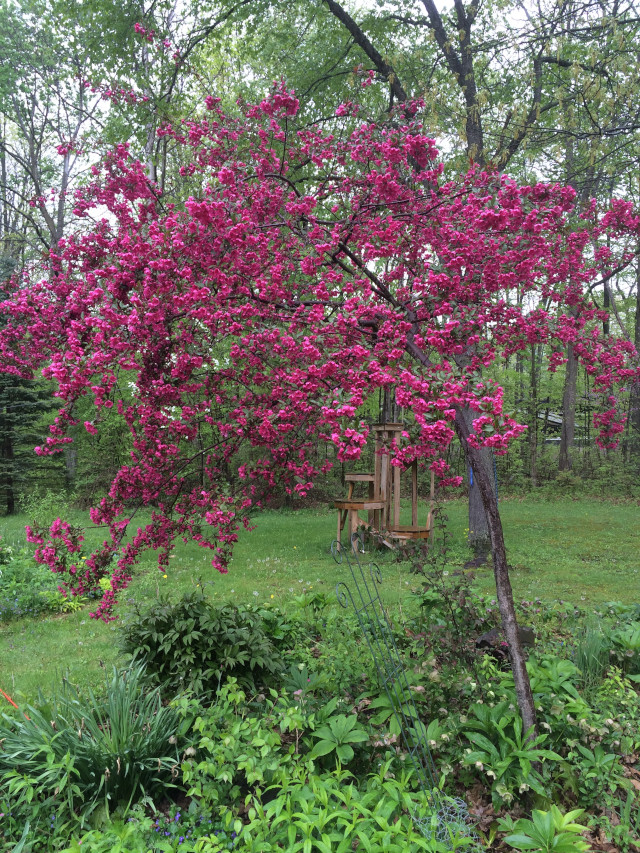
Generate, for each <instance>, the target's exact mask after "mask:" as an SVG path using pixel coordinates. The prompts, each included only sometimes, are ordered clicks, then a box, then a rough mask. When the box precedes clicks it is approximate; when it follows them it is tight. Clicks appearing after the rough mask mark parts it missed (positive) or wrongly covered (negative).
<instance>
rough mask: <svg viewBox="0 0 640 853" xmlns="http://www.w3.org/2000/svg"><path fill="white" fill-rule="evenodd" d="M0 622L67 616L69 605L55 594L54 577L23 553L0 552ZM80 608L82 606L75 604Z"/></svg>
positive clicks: (56, 591) (9, 550)
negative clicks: (49, 614)
mask: <svg viewBox="0 0 640 853" xmlns="http://www.w3.org/2000/svg"><path fill="white" fill-rule="evenodd" d="M0 558H1V560H2V564H1V565H0V622H9V621H10V620H12V619H20V618H22V617H23V616H37V615H39V614H41V613H60V612H66V611H67V609H68V608H69V607H70V601H69V600H68V599H67V598H65V596H64V595H62V593H60V592H58V581H57V579H56V576H55V575H54V574H53V572H51V571H50V570H49V569H48V568H46V567H45V566H39V565H37V564H36V563H35V562H34V560H33V557H32V556H31V555H30V554H29V553H28V552H27V551H26V549H22V550H18V551H14V550H12V549H11V548H7V547H6V546H5V547H2V549H1V551H0ZM74 604H76V606H82V604H81V602H74Z"/></svg>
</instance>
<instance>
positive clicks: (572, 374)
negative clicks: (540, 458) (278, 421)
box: [558, 344, 578, 471]
mask: <svg viewBox="0 0 640 853" xmlns="http://www.w3.org/2000/svg"><path fill="white" fill-rule="evenodd" d="M577 385H578V359H577V358H576V355H575V353H574V351H573V344H569V345H568V347H567V366H566V372H565V376H564V391H563V394H562V431H561V433H560V459H559V461H558V468H559V469H560V471H570V470H571V448H572V447H573V440H574V437H575V434H576V394H577V391H576V388H577Z"/></svg>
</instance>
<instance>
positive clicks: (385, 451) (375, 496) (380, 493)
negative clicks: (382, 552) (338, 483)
mask: <svg viewBox="0 0 640 853" xmlns="http://www.w3.org/2000/svg"><path fill="white" fill-rule="evenodd" d="M403 429H404V427H403V425H402V424H397V423H384V424H376V425H375V426H374V428H373V433H374V436H375V461H374V471H373V474H347V475H346V476H345V481H346V482H347V484H348V493H347V497H346V499H344V500H336V501H335V507H336V509H337V510H338V535H337V539H338V542H340V541H341V537H342V532H343V530H344V529H345V527H346V529H347V533H348V536H349V541H350V542H351V541H352V540H351V537H352V536H353V534H354V533H355V532H356V531H357V529H358V528H359V527H367V528H369V529H370V530H371V531H372V532H373V533H376V534H378V535H379V536H380V537H381V540H382V542H383V543H384V544H385V545H387V547H389V548H394V547H395V546H396V545H397V544H398V543H401V542H406V541H407V540H409V539H428V538H429V536H430V535H431V530H432V527H433V496H434V476H433V472H432V473H431V492H430V504H429V512H428V515H427V521H426V524H425V525H420V524H419V523H418V463H417V462H413V464H412V465H411V469H410V470H411V524H400V479H401V472H400V468H397V467H396V466H395V465H391V457H390V454H389V447H390V446H391V444H392V442H393V440H394V439H396V440H397V439H398V438H399V434H400V433H401V432H402V430H403ZM358 485H360V486H366V488H367V494H366V496H357V495H354V491H355V487H356V486H358ZM365 512H366V513H367V517H366V519H365V518H363V517H362V516H361V515H360V513H365Z"/></svg>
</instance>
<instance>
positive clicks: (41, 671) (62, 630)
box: [0, 497, 640, 708]
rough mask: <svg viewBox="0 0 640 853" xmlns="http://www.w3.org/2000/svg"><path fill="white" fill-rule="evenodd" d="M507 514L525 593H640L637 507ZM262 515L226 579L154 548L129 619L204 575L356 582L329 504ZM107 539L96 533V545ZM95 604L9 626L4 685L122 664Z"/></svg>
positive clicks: (308, 586) (246, 596) (401, 594)
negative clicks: (162, 567) (344, 560)
mask: <svg viewBox="0 0 640 853" xmlns="http://www.w3.org/2000/svg"><path fill="white" fill-rule="evenodd" d="M443 509H444V511H445V512H446V514H447V516H448V518H449V522H448V531H449V536H448V550H447V560H448V565H447V567H446V568H447V569H449V570H455V569H457V568H460V567H461V566H462V564H463V563H464V562H465V560H467V559H468V558H469V552H468V550H467V548H466V544H465V543H466V527H467V516H466V505H465V503H464V502H463V501H451V502H449V503H446V504H445V505H444V507H443ZM501 514H502V520H503V526H504V530H505V537H506V542H507V549H508V557H509V563H510V564H511V566H512V572H511V578H512V584H513V588H514V595H515V598H516V600H521V599H527V600H531V599H534V598H541V599H543V600H546V601H553V600H558V599H563V600H565V601H570V602H572V603H576V604H579V605H581V606H582V607H585V608H587V607H590V606H595V605H598V604H602V603H604V602H607V601H621V602H624V603H635V602H638V601H640V555H639V547H638V546H639V545H640V507H639V506H637V505H636V504H635V503H620V504H612V503H605V502H599V501H595V500H571V499H568V500H563V501H544V502H543V501H538V500H535V499H534V498H531V497H527V498H524V499H502V500H501ZM75 520H76V522H79V521H85V522H86V520H87V517H86V516H84V515H82V514H78V516H77V518H76V519H75ZM25 522H26V519H25V518H24V517H22V518H20V517H14V518H11V519H4V520H3V521H2V522H0V533H1V534H2V536H3V537H4V538H5V539H6V540H7V541H9V542H11V543H16V544H17V543H18V542H19V541H24V533H23V530H24V524H25ZM253 523H254V525H255V529H254V530H252V531H247V532H244V531H243V532H242V534H241V536H240V541H239V542H238V545H237V547H236V551H235V553H234V558H233V561H232V564H231V566H230V570H229V573H228V574H227V575H221V574H219V573H218V572H217V571H215V570H214V569H212V567H211V565H210V556H209V555H208V552H206V551H204V550H203V549H201V548H199V547H198V546H196V545H195V544H194V543H187V544H183V543H180V545H179V546H178V547H177V548H176V551H175V554H174V555H173V556H172V558H171V567H170V570H169V571H168V572H167V573H166V577H165V576H164V573H162V572H160V571H158V569H157V566H156V565H155V562H154V555H153V554H150V555H147V556H146V557H145V559H144V560H143V562H142V563H141V564H140V566H139V567H138V570H137V573H136V576H135V578H134V581H133V583H132V584H131V586H130V587H129V589H128V590H127V591H126V592H125V593H123V594H122V595H121V598H120V609H119V613H120V615H124V616H125V617H126V614H127V612H128V611H129V610H130V608H131V607H132V605H133V604H134V603H136V602H137V603H140V604H144V603H146V602H150V601H151V600H153V599H154V598H157V597H158V596H159V595H161V594H163V593H167V594H169V595H171V596H172V597H177V596H179V595H180V594H182V593H183V592H186V591H187V590H190V589H193V588H194V587H195V586H196V585H197V584H199V583H200V584H203V585H204V587H205V589H206V591H207V592H208V594H209V595H211V596H212V597H213V598H214V599H215V600H218V601H221V602H222V601H234V602H245V603H248V602H252V603H256V604H266V603H271V604H275V605H286V604H287V603H290V602H291V601H292V600H293V599H295V598H296V597H297V596H299V595H300V594H302V593H303V592H305V591H307V590H315V591H317V590H320V591H323V592H325V593H327V595H329V596H333V595H334V594H335V593H334V590H335V585H336V583H337V582H338V581H340V580H345V579H348V576H347V569H346V567H345V566H344V565H341V566H340V565H337V564H336V563H335V562H334V560H333V559H332V557H331V554H330V544H331V541H332V539H333V538H334V536H335V532H334V531H335V512H334V511H333V510H331V508H330V507H326V508H325V507H320V508H316V509H304V510H298V511H277V512H276V511H273V512H264V513H262V514H260V515H257V516H255V518H254V519H253ZM100 538H101V534H100V532H99V531H93V532H90V533H89V534H88V536H87V542H88V543H89V542H97V541H99V539H100ZM376 560H377V561H378V562H379V563H380V565H381V566H382V569H383V576H384V592H383V595H384V598H385V600H386V601H387V602H388V603H390V604H398V603H399V604H401V605H402V604H403V603H406V601H407V597H408V595H409V593H410V590H411V589H412V588H415V587H416V586H417V585H418V584H419V582H420V579H419V577H418V576H416V575H412V574H410V572H409V570H408V566H407V564H402V563H399V562H398V561H397V560H396V559H395V556H394V555H393V554H392V553H390V552H380V553H378V554H376ZM476 579H477V584H478V588H479V590H480V591H482V592H485V593H489V594H491V593H492V591H493V590H494V587H493V576H492V572H491V567H490V566H487V567H483V568H481V569H480V570H479V571H478V573H477V577H476ZM0 583H1V580H0ZM90 610H91V606H90V605H89V606H87V607H85V608H84V609H83V610H81V611H80V612H77V613H73V614H69V615H65V616H56V617H50V618H42V617H41V618H38V619H24V620H20V621H18V622H13V623H8V624H5V625H0V688H1V689H2V690H4V691H5V692H7V693H9V694H10V695H11V696H13V697H14V698H16V699H28V700H33V699H34V698H35V696H36V695H37V691H38V689H39V688H42V689H43V690H44V691H45V692H49V691H50V689H51V688H52V686H53V685H54V684H55V683H59V680H60V677H61V676H62V675H63V674H67V673H68V674H69V677H70V678H71V680H73V681H75V682H78V683H80V684H87V683H88V684H95V683H98V682H99V681H100V680H101V667H110V666H111V665H113V664H114V663H115V662H116V660H117V647H116V633H115V632H116V625H117V623H115V624H114V623H110V624H105V623H103V622H98V621H96V620H93V619H91V618H90V616H89V612H90ZM2 702H4V700H2V698H1V697H0V703H2ZM1 707H2V704H0V708H1Z"/></svg>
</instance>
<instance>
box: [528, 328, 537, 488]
mask: <svg viewBox="0 0 640 853" xmlns="http://www.w3.org/2000/svg"><path fill="white" fill-rule="evenodd" d="M529 475H530V477H531V485H532V486H533V488H534V489H535V488H536V487H537V485H538V365H537V359H536V345H535V344H531V371H530V389H529Z"/></svg>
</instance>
